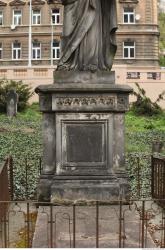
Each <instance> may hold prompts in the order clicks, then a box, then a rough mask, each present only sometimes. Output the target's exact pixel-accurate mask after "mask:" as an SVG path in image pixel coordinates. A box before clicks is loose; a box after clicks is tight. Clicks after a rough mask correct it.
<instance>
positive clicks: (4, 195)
mask: <svg viewBox="0 0 165 250" xmlns="http://www.w3.org/2000/svg"><path fill="white" fill-rule="evenodd" d="M9 165H10V158H7V159H6V160H5V162H3V163H1V166H0V201H5V200H10V198H11V197H10V189H9V187H10V183H9V178H8V166H9ZM6 211H7V206H6V204H0V219H1V218H2V217H3V216H4V215H5V213H6Z"/></svg>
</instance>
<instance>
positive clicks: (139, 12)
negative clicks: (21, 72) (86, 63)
mask: <svg viewBox="0 0 165 250" xmlns="http://www.w3.org/2000/svg"><path fill="white" fill-rule="evenodd" d="M117 11H118V27H119V29H118V31H117V44H118V50H117V54H116V57H115V64H117V65H121V64H128V65H134V66H138V65H143V66H145V65H150V66H157V65H158V37H159V32H158V21H157V20H158V18H157V0H145V1H143V0H117ZM29 13H30V8H29V1H27V0H11V1H10V0H1V1H0V65H1V66H9V65H10V66H19V65H20V66H27V65H28V59H29V22H30V21H29ZM31 15H32V19H31V20H32V21H31V22H32V41H31V51H32V53H31V59H32V65H34V66H35V65H40V66H41V65H44V66H46V65H53V64H56V63H57V60H58V58H59V56H60V37H61V34H62V21H63V7H62V5H61V3H60V1H56V0H53V1H51V4H50V3H49V1H45V0H32V13H31Z"/></svg>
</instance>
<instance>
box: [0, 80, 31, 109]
mask: <svg viewBox="0 0 165 250" xmlns="http://www.w3.org/2000/svg"><path fill="white" fill-rule="evenodd" d="M11 89H15V90H16V92H17V94H18V96H19V102H18V111H22V110H24V109H25V108H26V107H27V104H28V100H29V98H30V97H31V96H32V95H33V92H32V90H31V87H29V85H28V84H25V83H23V82H22V81H18V82H17V81H13V80H6V79H1V80H0V112H1V113H5V112H6V97H7V93H8V92H9V90H11Z"/></svg>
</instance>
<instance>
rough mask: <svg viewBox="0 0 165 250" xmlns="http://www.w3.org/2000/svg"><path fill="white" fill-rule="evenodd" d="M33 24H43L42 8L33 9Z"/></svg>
mask: <svg viewBox="0 0 165 250" xmlns="http://www.w3.org/2000/svg"><path fill="white" fill-rule="evenodd" d="M32 24H33V25H37V24H41V11H40V10H33V13H32Z"/></svg>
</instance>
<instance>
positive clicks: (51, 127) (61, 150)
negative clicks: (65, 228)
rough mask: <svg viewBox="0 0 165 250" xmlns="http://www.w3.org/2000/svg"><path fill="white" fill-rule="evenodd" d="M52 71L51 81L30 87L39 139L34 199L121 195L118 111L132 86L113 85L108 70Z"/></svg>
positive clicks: (123, 109) (121, 128) (121, 127)
mask: <svg viewBox="0 0 165 250" xmlns="http://www.w3.org/2000/svg"><path fill="white" fill-rule="evenodd" d="M56 74H57V75H56V79H55V80H57V83H56V84H52V85H44V86H43V85H42V86H39V87H38V88H37V89H36V92H37V93H38V94H39V96H40V110H41V111H42V112H43V139H44V140H43V141H44V143H43V147H44V153H43V171H42V174H41V178H40V184H39V189H38V197H39V200H40V201H49V200H51V201H53V202H55V201H57V200H60V201H61V200H63V201H66V200H72V201H75V200H98V201H107V200H119V199H121V198H122V199H126V198H127V197H128V194H129V191H128V182H127V176H126V170H125V158H124V144H125V141H124V137H125V134H124V127H125V126H124V113H125V112H126V111H127V110H128V108H129V99H128V96H129V93H130V92H131V91H132V89H131V88H130V87H129V86H125V85H116V84H114V72H96V73H91V72H88V73H86V72H80V73H78V72H56ZM74 74H75V75H74ZM85 77H86V78H85ZM71 78H74V79H75V81H72V82H71ZM60 79H61V80H60ZM79 79H80V82H79V83H78V81H79ZM108 79H109V84H108ZM60 81H61V83H60ZM76 81H77V82H76ZM94 81H95V82H96V83H94ZM62 82H63V83H62ZM101 82H102V83H101Z"/></svg>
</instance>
